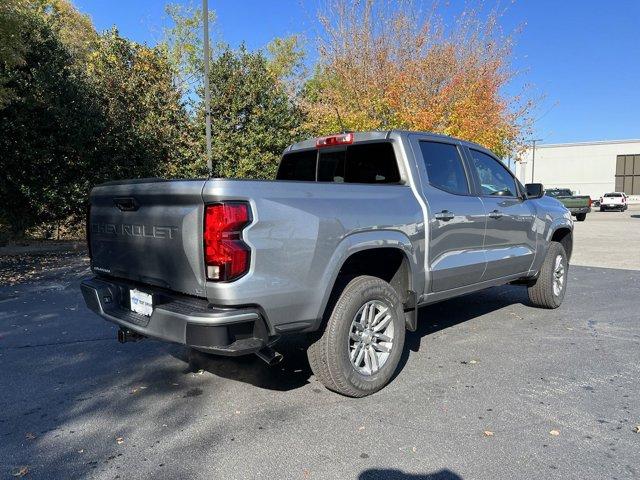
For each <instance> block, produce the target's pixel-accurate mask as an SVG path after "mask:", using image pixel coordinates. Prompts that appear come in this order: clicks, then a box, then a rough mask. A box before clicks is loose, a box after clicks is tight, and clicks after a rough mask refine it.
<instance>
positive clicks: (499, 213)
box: [489, 210, 502, 218]
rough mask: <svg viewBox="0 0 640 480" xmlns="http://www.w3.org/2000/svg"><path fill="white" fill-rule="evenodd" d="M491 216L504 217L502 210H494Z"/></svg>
mask: <svg viewBox="0 0 640 480" xmlns="http://www.w3.org/2000/svg"><path fill="white" fill-rule="evenodd" d="M489 217H491V218H502V212H500V210H494V211H492V212H491V213H490V214H489Z"/></svg>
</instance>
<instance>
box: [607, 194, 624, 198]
mask: <svg viewBox="0 0 640 480" xmlns="http://www.w3.org/2000/svg"><path fill="white" fill-rule="evenodd" d="M604 196H605V197H608V198H616V197H621V196H622V194H621V193H606V194H605V195H604Z"/></svg>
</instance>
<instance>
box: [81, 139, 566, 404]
mask: <svg viewBox="0 0 640 480" xmlns="http://www.w3.org/2000/svg"><path fill="white" fill-rule="evenodd" d="M543 193H544V190H543V188H542V185H540V184H530V185H527V186H526V187H523V186H522V185H521V184H520V183H519V182H518V180H517V179H516V178H515V177H514V176H513V174H512V173H511V172H510V171H509V170H508V169H507V168H506V167H505V166H504V165H503V164H502V162H500V160H498V159H497V158H496V157H495V156H494V155H493V154H492V153H491V152H490V151H488V150H486V149H484V148H482V147H480V146H478V145H475V144H472V143H468V142H465V141H461V140H457V139H454V138H450V137H446V136H439V135H433V134H428V133H416V132H404V131H388V132H365V133H345V134H340V135H333V136H329V137H323V138H317V139H311V140H306V141H303V142H300V143H297V144H295V145H292V146H290V147H288V148H287V149H286V150H285V152H284V154H283V156H282V160H281V163H280V166H279V169H278V174H277V179H276V180H274V181H250V180H225V179H203V180H160V179H149V180H144V179H143V180H128V181H117V182H110V183H106V184H103V185H99V186H97V187H95V188H94V189H93V190H92V191H91V195H90V210H89V216H88V228H87V232H88V244H89V251H90V256H91V269H92V272H93V273H94V276H92V277H91V278H88V279H86V280H85V281H84V282H83V283H82V293H83V296H84V299H85V301H86V304H87V306H88V307H89V308H90V309H92V310H93V311H95V312H96V313H98V314H99V315H100V316H102V317H104V318H105V319H107V320H109V321H111V322H115V323H116V324H118V325H120V327H121V328H120V330H119V334H118V338H119V340H120V341H128V340H136V339H139V338H143V337H151V338H156V339H161V340H166V341H170V342H176V343H179V344H183V345H187V346H190V347H192V348H194V349H197V350H199V351H204V352H209V353H215V354H222V355H242V354H249V353H256V354H258V356H260V357H261V358H262V359H264V360H265V361H267V362H268V363H275V362H277V360H278V359H279V354H278V353H277V352H276V351H275V350H274V348H273V346H274V344H275V342H276V341H277V340H278V338H279V337H281V336H283V335H287V334H293V333H301V332H306V333H308V334H310V341H309V348H308V358H309V363H310V365H311V368H312V370H313V372H314V374H315V376H316V378H317V379H318V380H320V381H321V382H322V383H323V384H324V385H325V386H326V387H327V388H329V389H331V390H334V391H336V392H339V393H341V394H344V395H348V396H353V397H359V396H364V395H368V394H371V393H373V392H376V391H377V390H379V389H381V388H382V387H384V386H385V385H386V384H387V383H388V382H389V381H390V379H391V378H392V376H393V374H394V371H395V370H396V368H397V366H398V363H399V360H400V356H401V353H402V350H403V344H404V339H405V331H406V330H409V331H414V330H415V329H416V322H417V309H418V307H420V306H421V305H426V304H430V303H434V302H438V301H441V300H445V299H449V298H451V297H456V296H459V295H463V294H466V293H469V292H473V291H476V290H479V289H483V288H487V287H491V286H495V285H502V284H507V283H518V284H522V285H524V286H525V287H527V288H528V290H529V298H530V301H531V303H532V304H533V305H535V306H539V307H543V308H556V307H558V306H559V305H560V304H561V303H562V300H563V297H564V294H565V290H566V284H567V279H568V276H567V268H568V262H569V258H570V256H571V249H572V243H573V241H572V230H573V223H572V220H571V215H570V213H569V211H568V210H567V209H566V208H565V207H564V206H563V205H562V204H561V203H560V202H558V201H557V200H555V199H552V198H549V197H545V196H543ZM426 321H430V320H429V319H426Z"/></svg>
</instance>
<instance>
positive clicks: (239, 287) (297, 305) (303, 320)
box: [203, 180, 424, 332]
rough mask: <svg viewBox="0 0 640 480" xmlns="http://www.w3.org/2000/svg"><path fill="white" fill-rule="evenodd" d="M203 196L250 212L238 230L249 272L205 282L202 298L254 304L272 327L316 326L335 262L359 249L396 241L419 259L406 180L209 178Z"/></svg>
mask: <svg viewBox="0 0 640 480" xmlns="http://www.w3.org/2000/svg"><path fill="white" fill-rule="evenodd" d="M203 199H204V203H205V204H207V203H213V202H216V201H220V200H245V201H248V202H250V204H251V209H252V212H253V221H252V223H251V225H250V226H249V227H247V228H246V229H245V230H244V232H243V238H244V241H245V242H246V243H247V244H248V245H249V246H250V247H251V248H252V258H251V267H250V271H249V273H248V274H247V275H246V276H244V277H242V278H240V279H238V280H236V281H234V282H231V283H227V284H224V283H212V282H209V283H207V297H208V298H209V300H210V301H211V302H212V303H215V304H217V305H244V304H253V305H259V306H261V307H262V308H263V309H264V310H265V312H266V314H267V317H268V320H269V323H270V326H271V327H272V329H275V330H276V331H279V332H284V331H287V330H301V329H313V328H314V327H315V326H316V325H317V323H318V320H319V319H320V317H321V316H322V311H323V308H324V304H325V302H326V299H327V297H328V295H329V293H330V290H331V287H332V285H333V281H334V280H335V278H336V276H337V274H338V271H339V270H340V267H341V266H342V264H343V262H344V261H345V260H346V259H347V258H348V256H349V255H351V254H352V253H354V252H356V251H358V250H361V249H364V248H375V247H396V248H400V249H402V250H403V251H404V252H405V254H406V255H407V257H408V258H409V262H410V264H411V266H412V268H413V269H414V270H415V269H417V268H420V267H416V265H423V264H424V231H423V230H424V223H423V217H422V211H421V209H420V207H419V205H418V203H417V201H416V199H415V197H414V195H413V193H412V191H411V189H410V188H409V187H408V186H405V185H360V184H335V183H312V182H287V181H234V180H211V181H209V182H207V184H206V185H205V187H204V189H203Z"/></svg>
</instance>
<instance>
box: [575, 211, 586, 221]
mask: <svg viewBox="0 0 640 480" xmlns="http://www.w3.org/2000/svg"><path fill="white" fill-rule="evenodd" d="M586 218H587V214H586V213H578V214H577V215H576V220H577V221H579V222H584V221H585V219H586Z"/></svg>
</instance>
